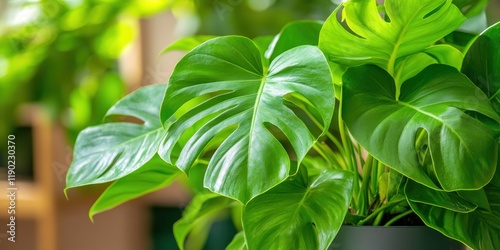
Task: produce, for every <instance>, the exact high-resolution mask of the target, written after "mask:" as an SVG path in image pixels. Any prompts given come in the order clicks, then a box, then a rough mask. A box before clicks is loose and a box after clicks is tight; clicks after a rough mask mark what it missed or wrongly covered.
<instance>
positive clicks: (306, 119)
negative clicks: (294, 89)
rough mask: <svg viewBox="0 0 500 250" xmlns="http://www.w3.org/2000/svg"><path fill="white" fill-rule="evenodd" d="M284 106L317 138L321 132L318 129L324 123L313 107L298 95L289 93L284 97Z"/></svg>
mask: <svg viewBox="0 0 500 250" xmlns="http://www.w3.org/2000/svg"><path fill="white" fill-rule="evenodd" d="M284 104H285V106H286V107H288V108H289V109H290V110H291V111H292V112H293V113H294V114H295V115H296V116H297V117H299V118H300V120H302V122H303V123H304V124H305V125H306V126H307V127H308V128H309V131H310V132H311V134H312V135H313V136H314V137H315V138H318V137H319V136H320V135H321V133H322V132H323V128H322V127H320V126H322V124H324V123H325V121H323V118H322V117H321V115H320V114H319V112H318V110H317V109H316V108H315V107H314V105H313V104H312V103H311V102H310V101H309V100H307V98H305V97H304V96H302V95H300V94H298V93H289V94H287V95H285V96H284Z"/></svg>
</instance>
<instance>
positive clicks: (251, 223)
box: [242, 168, 353, 249]
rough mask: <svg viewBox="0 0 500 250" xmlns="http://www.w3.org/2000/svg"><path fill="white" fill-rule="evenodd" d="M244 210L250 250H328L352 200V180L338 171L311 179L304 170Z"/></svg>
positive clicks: (349, 176) (252, 202)
mask: <svg viewBox="0 0 500 250" xmlns="http://www.w3.org/2000/svg"><path fill="white" fill-rule="evenodd" d="M301 170H302V171H299V173H298V174H297V175H295V176H292V177H290V178H289V179H288V180H286V181H285V182H283V183H281V184H279V185H278V186H276V187H274V188H273V189H271V190H269V191H268V192H266V193H264V194H262V195H259V196H257V197H256V198H255V199H253V200H251V201H250V202H249V203H248V204H247V205H246V207H245V208H244V210H243V217H242V218H243V228H244V229H245V238H246V242H247V246H248V249H327V248H328V246H329V245H330V243H331V242H332V241H333V238H334V237H335V235H336V234H337V232H338V230H339V228H340V226H341V225H342V222H343V220H344V216H345V214H346V212H347V209H348V207H349V202H350V200H351V193H352V185H353V176H352V174H351V173H350V172H344V171H339V170H330V171H324V172H323V173H321V174H320V175H319V176H316V177H308V176H307V171H303V170H305V168H301Z"/></svg>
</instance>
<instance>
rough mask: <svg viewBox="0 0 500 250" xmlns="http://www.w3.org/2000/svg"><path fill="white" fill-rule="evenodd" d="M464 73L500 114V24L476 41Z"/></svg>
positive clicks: (471, 48) (466, 61) (466, 57)
mask: <svg viewBox="0 0 500 250" xmlns="http://www.w3.org/2000/svg"><path fill="white" fill-rule="evenodd" d="M462 72H463V73H464V74H465V75H467V76H468V77H469V78H470V79H471V80H472V81H473V82H474V83H475V84H476V85H477V86H478V87H479V88H480V89H481V90H482V91H483V92H484V93H486V95H487V96H488V97H489V99H490V100H491V102H492V103H493V106H494V107H495V110H496V111H497V112H498V113H499V114H500V23H497V24H496V25H493V26H491V27H490V28H488V29H487V30H485V31H484V32H483V33H482V34H481V35H480V36H479V37H478V38H477V39H476V40H475V41H474V43H473V44H472V45H471V47H470V48H469V50H468V51H467V54H466V55H465V59H464V63H463V67H462Z"/></svg>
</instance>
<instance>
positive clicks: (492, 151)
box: [67, 0, 500, 249]
mask: <svg viewBox="0 0 500 250" xmlns="http://www.w3.org/2000/svg"><path fill="white" fill-rule="evenodd" d="M472 2H473V3H474V4H477V3H478V2H484V1H454V2H452V1H451V0H386V1H385V3H384V4H383V5H379V4H377V1H375V0H351V1H348V2H345V3H343V4H342V5H340V6H339V7H338V8H337V9H336V10H335V11H334V12H333V13H332V14H331V16H330V17H329V18H328V19H327V20H326V21H325V22H320V21H298V22H293V23H290V24H289V25H287V26H286V27H284V28H283V30H282V31H281V33H280V34H278V35H277V36H275V37H257V38H254V39H249V38H246V37H241V36H224V37H216V38H213V37H208V36H202V37H191V38H185V39H182V40H180V41H178V42H176V43H174V44H172V46H171V47H169V48H167V49H166V51H169V50H173V49H181V50H186V51H188V53H187V54H186V55H185V56H184V58H182V59H181V60H180V62H179V63H178V64H177V66H176V68H175V70H174V72H173V74H172V76H171V78H170V81H169V83H168V84H167V85H163V84H158V85H152V86H147V87H143V88H142V89H139V90H137V91H136V92H134V93H132V94H130V95H129V96H127V97H125V98H124V99H122V100H121V101H119V102H118V103H116V105H115V106H113V107H112V108H111V109H110V110H109V111H108V113H107V115H106V123H104V124H102V125H99V126H96V127H90V128H87V129H85V130H83V131H82V132H81V133H80V135H79V137H78V140H77V142H76V147H75V153H74V160H73V163H72V165H71V168H70V170H69V172H68V176H67V188H73V187H78V186H83V185H90V184H98V183H105V182H112V184H111V185H110V186H109V187H108V188H107V189H106V190H105V192H104V193H103V194H102V196H101V197H100V198H99V199H98V200H97V201H96V203H95V204H94V206H93V207H92V208H91V211H90V216H91V217H92V216H93V215H94V214H96V213H99V212H102V211H105V210H108V209H111V208H113V207H115V206H117V205H119V204H121V203H123V202H126V201H128V200H131V199H133V198H136V197H139V196H142V195H144V194H146V193H149V192H152V191H155V190H158V189H160V188H163V187H165V186H167V185H169V184H170V183H172V181H173V180H174V179H176V178H177V177H178V176H187V177H188V178H189V179H190V181H191V182H190V183H192V184H193V186H195V187H196V188H195V190H197V191H196V194H195V196H194V198H193V200H192V203H191V204H190V205H189V206H188V207H187V208H186V210H185V213H184V217H183V218H182V219H181V220H180V221H178V222H177V223H176V224H175V225H174V232H175V237H176V240H177V242H178V245H179V247H180V248H181V249H184V248H189V247H187V246H188V245H189V244H190V243H189V242H190V239H191V238H192V237H194V236H193V235H195V234H197V233H199V232H200V230H199V228H200V225H201V227H203V226H207V224H209V222H210V221H213V220H212V219H211V218H212V217H213V215H214V214H217V213H219V212H220V211H223V210H228V209H229V210H231V211H233V218H235V220H234V221H235V224H236V227H237V228H238V229H239V230H240V233H238V234H237V235H236V236H235V237H234V240H233V241H232V242H231V244H230V245H229V246H228V249H326V248H328V246H329V245H330V244H331V242H332V241H333V239H334V238H335V236H336V234H337V232H338V231H339V228H340V227H341V226H342V225H343V224H351V225H386V226H389V225H393V224H395V223H403V222H405V223H410V224H411V222H412V221H417V223H418V222H420V223H422V222H423V223H425V224H426V225H427V226H428V227H431V228H433V229H435V230H437V231H439V232H441V233H442V234H444V235H446V236H448V237H450V238H453V239H456V240H458V241H460V242H463V243H465V244H466V245H468V246H470V247H471V248H474V249H498V248H500V173H498V171H496V170H497V165H498V158H499V154H498V152H499V147H498V144H499V140H498V139H499V136H500V115H499V114H500V97H499V93H500V24H497V25H494V26H492V27H490V28H488V29H487V30H486V31H484V32H483V33H482V34H481V35H479V36H477V37H475V38H474V39H473V40H472V41H470V42H469V43H467V41H466V42H465V43H462V44H459V43H456V42H454V40H453V39H450V37H453V35H454V34H455V32H457V31H456V30H457V29H458V28H459V27H460V26H461V25H462V24H463V22H464V21H465V20H466V17H465V16H464V14H463V13H467V10H470V6H468V5H467V4H471V3H472ZM457 6H458V7H457ZM474 6H475V9H477V6H476V5H474ZM459 7H460V8H459ZM462 42H463V41H462ZM117 117H118V118H119V117H131V119H130V118H129V119H117ZM134 121H137V122H134ZM195 229H196V230H195Z"/></svg>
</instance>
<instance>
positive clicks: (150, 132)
mask: <svg viewBox="0 0 500 250" xmlns="http://www.w3.org/2000/svg"><path fill="white" fill-rule="evenodd" d="M161 129H163V128H158V129H155V130H152V131H149V132H147V133H145V134H141V135H139V136H137V137H133V138H131V139H129V140H126V141H124V142H122V143H119V144H117V145H115V146H112V147H110V148H107V149H106V150H105V151H110V150H112V149H116V148H119V147H121V146H127V145H126V144H129V143H130V142H133V141H135V140H139V139H142V138H144V137H146V136H147V135H149V134H153V133H156V132H158V131H159V130H161ZM102 152H104V151H98V152H94V153H92V154H88V155H85V156H82V157H89V156H92V155H95V154H97V153H102Z"/></svg>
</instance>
